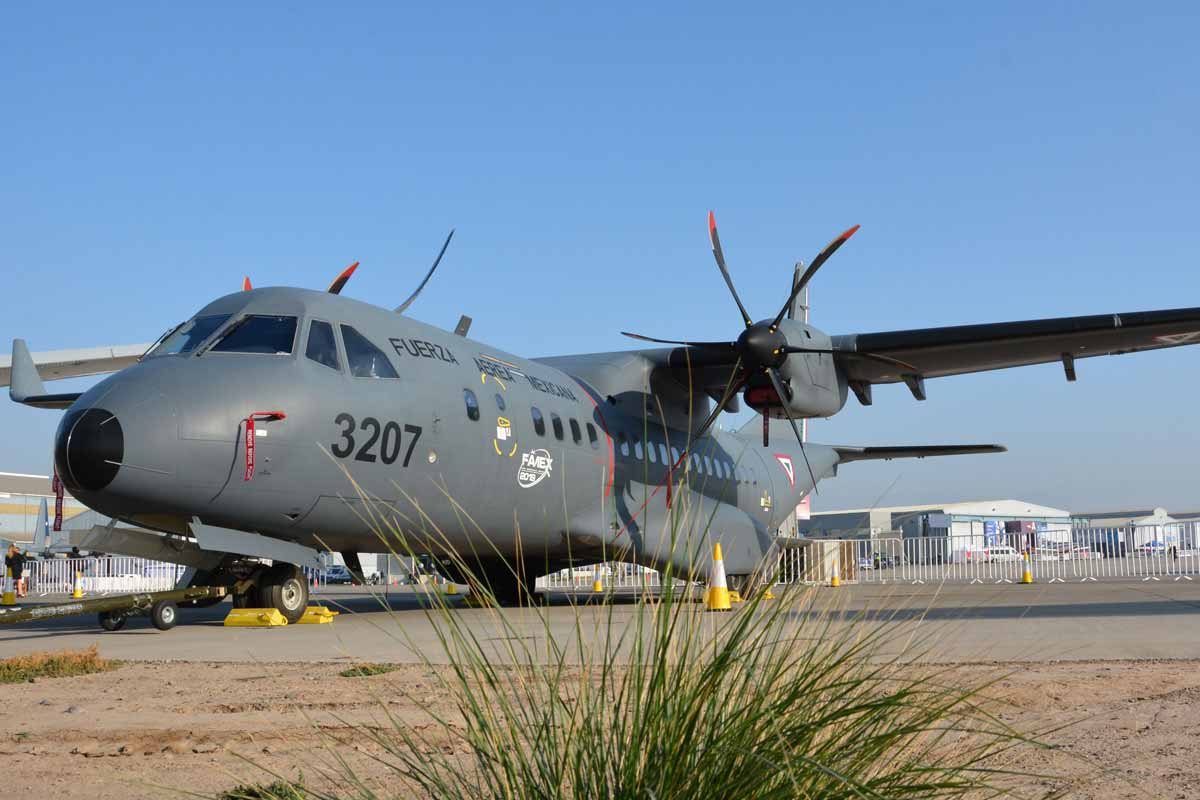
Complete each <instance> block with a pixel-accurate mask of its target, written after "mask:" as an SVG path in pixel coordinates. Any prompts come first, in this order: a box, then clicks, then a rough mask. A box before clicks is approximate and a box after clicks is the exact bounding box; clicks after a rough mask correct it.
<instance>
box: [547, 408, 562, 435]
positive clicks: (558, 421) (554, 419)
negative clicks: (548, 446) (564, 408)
mask: <svg viewBox="0 0 1200 800" xmlns="http://www.w3.org/2000/svg"><path fill="white" fill-rule="evenodd" d="M550 427H551V428H553V429H554V438H555V439H558V440H559V441H560V442H561V441H562V438H563V426H562V418H561V417H559V416H558V414H555V413H554V412H553V411H551V412H550Z"/></svg>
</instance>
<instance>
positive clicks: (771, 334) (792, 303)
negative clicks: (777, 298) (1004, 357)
mask: <svg viewBox="0 0 1200 800" xmlns="http://www.w3.org/2000/svg"><path fill="white" fill-rule="evenodd" d="M858 229H859V226H858V225H855V226H854V227H852V228H848V229H847V230H845V231H843V232H842V233H841V234H840V235H839V236H837V237H835V238H834V239H833V241H831V242H830V243H829V244H827V245H825V247H824V248H823V249H822V250H821V252H819V253H818V254H817V257H816V258H814V259H813V260H812V263H811V264H809V265H808V268H807V269H805V270H804V271H803V272H801V267H802V266H803V265H802V264H800V263H797V264H796V269H795V272H794V273H793V275H792V286H791V292H790V293H789V294H788V298H787V300H786V301H785V302H784V304H783V306H782V307H781V308H780V309H779V313H778V314H776V315H775V317H774V319H772V320H771V321H770V322H755V321H754V320H753V319H751V317H750V313H749V312H748V311H746V306H745V304H744V303H742V298H741V297H739V296H738V293H737V289H736V288H735V287H734V284H733V277H732V276H731V275H730V274H729V267H728V266H727V264H726V261H725V252H724V250H723V249H722V248H721V237H720V235H719V234H718V232H717V220H716V215H715V214H713V212H712V211H709V212H708V238H709V242H710V243H711V244H712V252H713V258H714V259H715V260H716V262H717V269H719V270H720V271H721V277H722V278H724V279H725V285H726V286H727V287H728V288H729V294H730V295H732V297H733V302H734V303H735V304H736V305H737V308H738V312H739V313H740V314H741V318H742V322H743V323H744V324H745V328H744V329H743V330H742V332H741V333H740V334H739V335H738V337H737V340H736V341H732V342H730V341H725V342H693V341H686V340H677V339H658V338H655V337H652V336H644V335H642V334H640V333H630V332H627V331H623V332H622V333H623V335H625V336H628V337H630V338H631V339H637V340H639V341H644V342H655V343H658V344H671V345H681V346H684V347H687V348H689V351H687V353H688V355H686V356H685V357H687V358H688V359H689V360H690V359H691V356H690V352H691V349H692V348H695V349H698V350H699V351H701V352H698V353H696V355H697V356H699V358H698V359H697V360H698V361H701V362H703V361H705V360H708V358H707V357H706V354H705V353H704V352H703V351H709V352H710V353H711V354H712V355H714V356H722V357H724V362H723V363H728V360H729V359H728V356H733V357H734V358H735V366H734V369H733V371H732V372H731V373H730V378H729V383H728V385H727V386H726V388H725V392H724V394H723V396H722V397H721V399H720V401H719V402H718V403H717V405H716V407H715V408H714V409H713V410H712V413H710V414H709V415H708V417H707V418H706V419H705V420H704V422H703V423H701V425H700V427H699V428H698V429H697V431H696V433H695V434H694V436H693V441H694V440H697V439H700V438H701V437H703V436H704V434H706V433H707V432H708V430H709V429H710V428H711V427H712V426H713V424H714V423H715V422H716V420H717V417H718V416H719V415H720V413H721V411H722V410H723V409H724V407H725V405H726V403H728V402H729V398H731V397H733V396H734V395H735V394H737V392H739V391H741V390H742V389H743V388H744V387H745V386H746V385H747V384H749V383H750V381H751V380H752V379H753V378H754V376H756V375H766V377H767V378H768V379H769V380H770V383H771V386H772V387H773V388H774V390H775V394H776V396H777V397H778V399H779V404H780V406H781V407H782V409H783V415H784V417H786V418H787V421H788V423H789V424H790V425H791V428H792V432H793V433H794V434H795V435H796V441H797V442H798V443H799V444H800V453H801V455H802V456H803V457H804V465H805V466H806V467H807V468H808V475H809V477H810V478H812V482H813V488H814V490H815V489H816V485H817V479H816V476H815V474H814V473H813V469H812V464H811V463H809V460H808V453H807V452H806V451H805V449H804V437H803V436H802V435H801V434H800V429H799V427H798V426H797V425H796V420H795V418H794V417H793V416H792V412H791V409H790V408H789V407H788V401H789V400H790V399H791V393H790V392H789V391H788V389H787V388H786V386H785V384H784V380H783V377H782V376H781V375H780V374H779V368H780V367H782V366H783V364H784V363H785V362H786V361H787V358H788V356H789V355H791V354H793V353H830V354H837V355H839V356H845V357H851V358H869V359H873V360H876V361H881V362H884V363H888V364H892V365H898V366H903V367H905V368H909V367H911V365H908V364H905V363H904V362H902V361H898V360H897V359H892V358H888V357H887V356H879V355H875V354H873V353H856V352H852V351H846V352H842V351H834V350H832V349H817V348H805V347H794V346H792V345H790V344H788V340H787V337H786V336H785V335H784V334H783V333H782V332H781V331H780V330H779V323H780V322H781V321H782V320H783V317H784V315H787V316H788V317H789V318H790V319H794V318H795V315H796V298H797V297H798V296H799V294H800V292H802V291H803V290H804V287H805V286H807V285H808V283H809V281H811V280H812V279H813V276H814V275H816V274H817V270H819V269H820V268H821V267H822V266H823V265H824V264H825V262H826V261H828V260H829V258H830V256H832V255H833V254H834V253H836V252H837V251H838V248H840V247H841V246H842V245H843V244H845V243H846V242H847V241H849V240H850V237H851V236H853V235H854V234H855V233H857V232H858ZM714 360H716V359H714ZM913 371H915V369H914V370H913ZM764 412H765V413H764V441H763V444H764V445H766V444H767V439H766V435H765V431H766V429H767V428H766V424H767V423H766V419H767V417H766V415H767V414H770V413H771V410H770V408H767V409H764ZM686 458H687V451H686V450H685V451H684V453H683V455H682V457H681V458H680V462H679V463H682V461H683V459H686ZM679 463H677V464H676V466H678V465H679Z"/></svg>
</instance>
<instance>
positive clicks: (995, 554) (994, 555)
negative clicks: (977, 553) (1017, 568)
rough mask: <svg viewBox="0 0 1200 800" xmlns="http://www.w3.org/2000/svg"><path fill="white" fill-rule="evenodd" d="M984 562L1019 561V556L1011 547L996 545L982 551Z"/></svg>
mask: <svg viewBox="0 0 1200 800" xmlns="http://www.w3.org/2000/svg"><path fill="white" fill-rule="evenodd" d="M983 560H984V561H1020V560H1021V554H1020V553H1018V552H1017V551H1016V549H1014V548H1012V547H1007V546H1004V545H997V546H995V547H985V548H984V549H983Z"/></svg>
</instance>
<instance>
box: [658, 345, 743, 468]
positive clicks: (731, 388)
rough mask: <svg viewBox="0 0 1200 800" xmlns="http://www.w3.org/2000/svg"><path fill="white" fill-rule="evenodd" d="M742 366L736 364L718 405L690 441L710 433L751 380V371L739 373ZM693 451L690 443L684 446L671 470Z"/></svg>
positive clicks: (677, 466) (685, 459) (739, 363)
mask: <svg viewBox="0 0 1200 800" xmlns="http://www.w3.org/2000/svg"><path fill="white" fill-rule="evenodd" d="M740 368H741V362H738V364H737V365H735V366H734V371H733V373H732V376H731V377H730V380H729V384H728V385H727V386H726V387H725V391H724V393H722V395H721V398H720V400H718V401H717V405H716V406H715V407H714V408H713V410H712V413H710V414H709V415H708V416H707V417H706V418H705V419H704V422H702V423H700V427H699V428H697V429H696V432H695V433H694V434H693V435H692V437H691V439H690V442H695V441H698V440H700V439H701V438H702V437H703V436H704V434H706V433H708V429H709V428H711V427H712V426H713V423H714V422H716V421H717V417H719V416H721V411H722V410H723V409H724V408H725V405H726V404H727V403H728V402H729V398H731V397H733V396H734V395H735V394H737V393H738V392H740V391H741V390H742V387H743V386H745V385H746V383H747V382H748V381H749V380H750V373H749V372H740V373H739V370H740ZM691 451H692V446H691V444H690V443H689V444H688V446H687V447H685V448H683V452H682V453H680V454H679V459H678V460H677V461H676V462H675V464H674V465H673V466H672V467H671V472H674V471H675V470H677V469H679V465H680V464H682V463H684V462H685V461H687V459H688V455H689V454H690V453H691Z"/></svg>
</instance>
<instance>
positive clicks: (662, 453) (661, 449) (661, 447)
mask: <svg viewBox="0 0 1200 800" xmlns="http://www.w3.org/2000/svg"><path fill="white" fill-rule="evenodd" d="M658 455H659V458H661V459H662V463H664V464H666V465H667V466H670V465H671V462H670V460H668V458H667V446H666V445H665V444H663V443H662V442H659V443H658Z"/></svg>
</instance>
